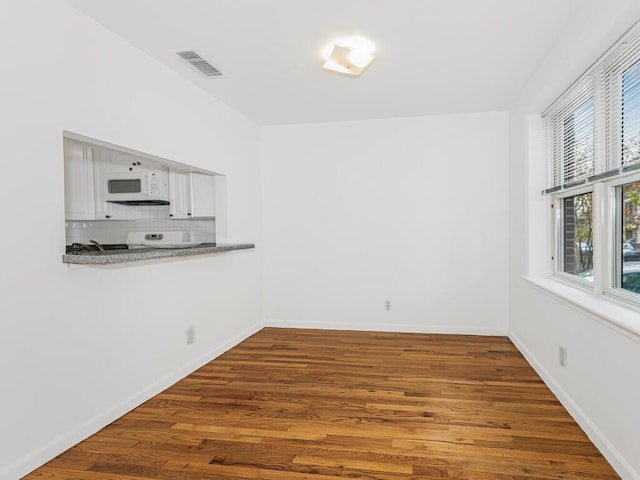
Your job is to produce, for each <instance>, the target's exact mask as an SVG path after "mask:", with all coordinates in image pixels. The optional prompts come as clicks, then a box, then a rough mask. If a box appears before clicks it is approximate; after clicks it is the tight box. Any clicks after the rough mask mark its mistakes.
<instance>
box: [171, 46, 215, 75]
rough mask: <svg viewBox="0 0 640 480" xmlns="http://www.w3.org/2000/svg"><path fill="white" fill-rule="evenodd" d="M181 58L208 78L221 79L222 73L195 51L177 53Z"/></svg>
mask: <svg viewBox="0 0 640 480" xmlns="http://www.w3.org/2000/svg"><path fill="white" fill-rule="evenodd" d="M176 53H177V54H178V56H179V57H180V58H182V59H183V60H184V61H185V62H187V63H189V64H191V65H193V66H194V67H196V68H197V69H198V70H200V72H201V73H202V74H204V75H206V76H207V77H219V76H221V75H222V72H221V71H220V70H218V69H217V68H215V67H214V66H213V65H211V64H210V63H209V62H207V61H206V60H205V59H204V58H202V57H201V56H200V55H198V54H197V53H196V52H194V51H193V50H186V51H184V52H176Z"/></svg>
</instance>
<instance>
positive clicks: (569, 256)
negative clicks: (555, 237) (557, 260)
mask: <svg viewBox="0 0 640 480" xmlns="http://www.w3.org/2000/svg"><path fill="white" fill-rule="evenodd" d="M561 208H562V213H561V214H562V230H561V232H562V237H561V249H560V252H559V253H560V257H561V259H562V263H561V266H562V271H563V272H565V273H569V274H571V275H578V274H584V273H585V272H589V271H591V270H592V269H593V193H591V192H588V193H583V194H580V195H573V196H571V197H566V198H563V199H562V207H561Z"/></svg>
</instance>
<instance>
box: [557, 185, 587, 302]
mask: <svg viewBox="0 0 640 480" xmlns="http://www.w3.org/2000/svg"><path fill="white" fill-rule="evenodd" d="M585 193H591V195H592V196H593V197H592V199H593V200H592V201H593V202H594V211H593V213H592V215H593V219H592V223H593V231H594V235H595V231H596V223H595V220H596V211H595V202H596V196H595V191H594V185H593V184H589V185H582V186H579V187H574V188H571V189H567V190H563V191H562V192H559V193H558V194H557V195H554V196H553V197H552V199H551V205H552V212H553V217H554V218H553V225H552V228H551V231H552V238H553V240H552V248H553V250H552V252H553V254H552V256H551V269H552V272H553V276H555V277H556V278H558V279H561V280H563V281H564V282H568V283H570V284H572V285H575V286H580V287H582V288H585V289H587V290H590V291H593V289H594V283H595V280H596V269H595V258H594V260H593V267H592V268H593V273H594V276H593V279H594V282H590V281H589V280H585V279H583V278H581V277H579V276H578V275H574V274H572V273H567V272H565V271H564V248H563V245H564V200H565V199H566V198H570V197H575V196H576V195H583V194H585ZM595 253H596V238H595V236H594V239H593V254H594V256H595Z"/></svg>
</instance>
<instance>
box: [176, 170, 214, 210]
mask: <svg viewBox="0 0 640 480" xmlns="http://www.w3.org/2000/svg"><path fill="white" fill-rule="evenodd" d="M169 201H170V205H169V216H170V217H171V218H172V219H184V218H203V217H215V215H216V209H215V176H213V175H205V174H202V173H190V172H187V171H184V170H176V169H173V168H172V169H170V170H169Z"/></svg>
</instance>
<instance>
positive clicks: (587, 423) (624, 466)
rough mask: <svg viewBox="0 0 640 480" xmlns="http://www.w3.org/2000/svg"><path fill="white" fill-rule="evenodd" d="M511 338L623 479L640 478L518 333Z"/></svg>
mask: <svg viewBox="0 0 640 480" xmlns="http://www.w3.org/2000/svg"><path fill="white" fill-rule="evenodd" d="M509 338H510V339H511V341H512V342H513V344H514V345H515V346H516V347H517V348H518V350H520V353H522V355H523V356H524V358H525V359H526V360H527V361H528V362H529V364H530V365H531V366H532V367H533V369H534V370H535V371H536V372H537V373H538V375H540V377H541V378H542V380H543V381H544V383H545V384H546V385H547V386H548V387H549V389H550V390H551V391H552V392H553V393H554V395H555V396H556V397H558V400H560V403H562V405H563V406H564V407H565V408H566V409H567V411H568V412H569V414H570V415H571V416H572V417H573V419H574V420H575V421H576V422H577V423H578V425H580V427H581V428H582V430H584V432H585V433H586V434H587V436H588V437H589V439H590V440H591V441H592V442H593V444H594V445H595V446H596V448H597V449H598V450H600V453H602V455H603V456H604V457H605V458H606V459H607V461H608V462H609V463H610V464H611V466H612V467H613V468H614V470H615V471H616V472H617V473H618V475H620V477H621V478H622V479H623V480H640V473H639V472H637V471H636V470H635V469H634V468H633V467H632V466H631V465H630V464H629V462H627V460H626V459H625V458H624V457H623V456H622V455H621V454H620V452H619V451H618V450H617V449H616V448H615V446H614V445H613V443H612V442H611V441H610V440H609V439H608V438H607V437H606V436H605V435H604V433H602V431H601V430H600V429H599V428H598V427H597V426H596V424H595V423H593V422H592V421H591V419H590V418H589V417H588V416H587V415H586V414H585V412H584V411H582V409H581V408H580V407H579V406H578V405H577V404H576V403H575V401H574V400H573V399H572V398H571V396H570V395H569V394H568V393H567V392H566V391H565V390H564V389H563V388H562V387H561V386H560V385H559V384H558V383H557V382H556V381H555V380H554V378H553V376H552V375H551V374H550V373H549V372H548V371H547V369H545V368H544V366H543V365H542V364H541V363H540V362H539V361H538V359H537V358H536V357H535V356H534V355H533V354H532V353H531V351H530V350H529V349H528V348H527V347H526V346H525V345H524V344H523V343H522V342H521V341H520V339H519V338H518V336H517V335H515V334H514V333H513V332H509Z"/></svg>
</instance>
